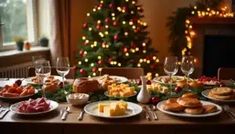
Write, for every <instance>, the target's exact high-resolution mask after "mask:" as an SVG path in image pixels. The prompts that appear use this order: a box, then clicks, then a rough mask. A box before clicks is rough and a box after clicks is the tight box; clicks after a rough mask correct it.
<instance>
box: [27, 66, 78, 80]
mask: <svg viewBox="0 0 235 134" xmlns="http://www.w3.org/2000/svg"><path fill="white" fill-rule="evenodd" d="M51 75H59V74H58V73H57V71H56V67H51ZM75 75H76V68H75V67H71V68H70V71H69V74H67V75H66V76H65V77H66V78H68V79H75V78H76V76H75ZM32 76H35V68H34V67H33V66H30V67H28V77H32Z"/></svg>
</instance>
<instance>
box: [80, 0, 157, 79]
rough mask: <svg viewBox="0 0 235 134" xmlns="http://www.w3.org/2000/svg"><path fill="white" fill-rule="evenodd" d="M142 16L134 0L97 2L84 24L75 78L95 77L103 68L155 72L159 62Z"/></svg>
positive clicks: (141, 9) (140, 9)
mask: <svg viewBox="0 0 235 134" xmlns="http://www.w3.org/2000/svg"><path fill="white" fill-rule="evenodd" d="M143 17H144V16H143V8H142V7H141V5H138V4H137V0H98V3H97V5H95V7H94V8H93V10H92V11H91V12H90V13H87V22H85V23H84V24H83V34H84V35H83V36H82V43H81V44H79V48H80V50H79V55H78V73H77V75H78V76H96V75H99V73H100V71H101V68H102V67H142V68H144V70H145V72H156V69H157V68H158V63H159V59H158V58H157V56H156V53H157V51H156V50H155V49H153V48H152V47H151V39H150V38H149V37H148V32H147V30H146V28H147V23H146V22H144V21H142V20H141V19H142V18H143Z"/></svg>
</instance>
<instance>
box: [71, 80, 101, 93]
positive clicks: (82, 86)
mask: <svg viewBox="0 0 235 134" xmlns="http://www.w3.org/2000/svg"><path fill="white" fill-rule="evenodd" d="M99 88H100V84H99V82H98V81H97V80H84V79H82V80H79V79H76V80H75V81H74V83H73V92H77V93H91V92H95V91H97V90H99Z"/></svg>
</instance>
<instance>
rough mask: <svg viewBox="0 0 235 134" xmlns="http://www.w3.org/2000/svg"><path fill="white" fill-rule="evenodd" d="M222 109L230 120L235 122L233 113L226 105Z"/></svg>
mask: <svg viewBox="0 0 235 134" xmlns="http://www.w3.org/2000/svg"><path fill="white" fill-rule="evenodd" d="M223 109H224V111H225V112H226V113H227V114H228V115H229V116H230V118H232V119H233V120H235V113H234V112H233V111H232V110H231V109H230V107H229V106H228V105H224V106H223Z"/></svg>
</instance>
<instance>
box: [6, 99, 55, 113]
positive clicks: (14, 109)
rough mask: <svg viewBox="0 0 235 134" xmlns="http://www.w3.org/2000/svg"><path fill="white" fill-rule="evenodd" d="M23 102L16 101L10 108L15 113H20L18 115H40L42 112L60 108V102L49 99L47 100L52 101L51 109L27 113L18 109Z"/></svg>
mask: <svg viewBox="0 0 235 134" xmlns="http://www.w3.org/2000/svg"><path fill="white" fill-rule="evenodd" d="M21 102H22V101H21ZM21 102H18V103H15V104H13V105H11V107H10V110H11V111H12V112H14V113H15V114H18V115H40V114H45V113H48V112H51V111H54V110H56V109H57V108H58V106H59V104H58V103H57V102H55V101H52V100H47V102H49V103H50V109H49V110H47V111H43V112H34V113H26V112H19V111H18V107H19V105H20V103H21Z"/></svg>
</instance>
